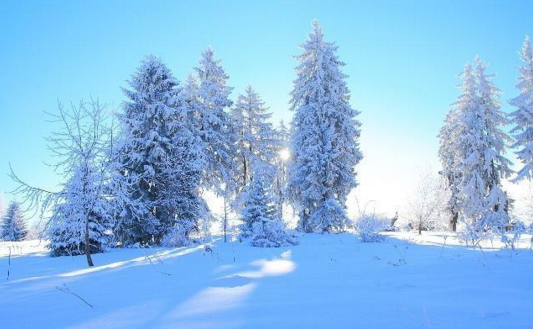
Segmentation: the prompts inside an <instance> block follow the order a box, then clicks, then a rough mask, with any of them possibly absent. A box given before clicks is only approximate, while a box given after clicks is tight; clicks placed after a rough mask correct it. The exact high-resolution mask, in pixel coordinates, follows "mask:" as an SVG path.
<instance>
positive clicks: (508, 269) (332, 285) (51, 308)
mask: <svg viewBox="0 0 533 329" xmlns="http://www.w3.org/2000/svg"><path fill="white" fill-rule="evenodd" d="M386 235H387V239H386V240H385V242H384V243H361V242H360V241H359V240H358V239H357V237H356V236H354V235H352V234H349V233H345V234H337V235H318V234H308V235H304V236H302V237H301V238H300V244H299V245H297V246H292V247H286V248H279V249H272V248H266V249H261V248H254V247H251V246H249V245H247V244H244V243H238V242H234V243H226V244H225V243H223V242H221V240H218V241H216V242H215V243H213V246H212V248H213V252H212V253H210V252H205V250H204V248H203V246H193V247H184V248H172V249H171V248H151V249H118V250H110V251H109V252H108V253H105V254H97V255H94V256H93V257H94V262H95V264H97V266H95V267H94V268H87V266H86V263H85V262H86V260H85V257H84V256H76V257H60V258H50V257H48V256H46V250H45V249H44V243H43V242H41V243H40V244H39V241H28V242H22V243H5V242H3V243H0V280H2V281H1V283H0V316H1V318H2V319H3V320H2V328H9V329H18V328H39V329H63V328H64V329H67V328H68V329H74V328H75V329H82V328H98V329H100V328H113V329H114V328H117V329H118V328H128V329H135V328H139V329H140V328H142V329H148V328H150V329H151V328H254V329H257V328H259V329H260V328H291V329H292V328H465V329H468V328H472V329H474V328H475V329H483V328H487V329H489V328H494V329H496V328H513V329H521V328H524V329H526V328H530V327H531V322H530V312H531V310H532V309H533V299H532V298H531V295H532V294H533V280H532V279H531V273H533V251H532V250H531V249H530V247H531V243H530V239H531V237H530V236H524V237H523V238H522V241H521V244H520V248H521V249H518V250H517V251H515V252H510V251H504V250H497V249H494V248H493V246H492V244H491V243H490V242H486V243H484V244H483V251H481V250H479V248H478V249H476V250H472V249H467V248H465V247H464V246H462V245H460V243H459V242H458V240H457V239H456V237H455V235H453V234H449V233H432V234H426V233H424V234H423V235H422V236H418V235H416V234H409V233H387V234H386ZM444 242H446V243H445V244H444ZM494 246H495V247H498V244H497V243H494ZM9 247H11V254H12V257H11V266H10V267H9V270H10V278H9V280H6V277H7V269H8V254H9ZM64 284H65V285H66V286H67V287H68V289H70V291H72V292H73V293H75V294H77V295H79V296H80V297H81V298H83V299H85V300H86V301H87V302H88V303H90V304H92V305H93V306H94V307H93V308H91V307H89V306H87V305H86V304H85V303H84V302H83V301H81V300H80V299H79V298H78V297H77V296H75V295H72V294H69V293H65V292H63V291H60V290H58V289H57V287H63V285H64Z"/></svg>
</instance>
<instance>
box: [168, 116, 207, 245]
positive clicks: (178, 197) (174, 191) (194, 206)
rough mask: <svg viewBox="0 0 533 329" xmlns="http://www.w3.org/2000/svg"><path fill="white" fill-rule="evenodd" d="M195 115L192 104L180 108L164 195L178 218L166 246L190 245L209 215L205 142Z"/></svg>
mask: <svg viewBox="0 0 533 329" xmlns="http://www.w3.org/2000/svg"><path fill="white" fill-rule="evenodd" d="M193 115H194V114H193V113H192V112H191V111H190V110H189V108H188V107H185V106H181V107H179V111H178V116H177V129H176V132H175V134H174V138H173V143H174V147H173V150H172V159H173V161H172V162H169V164H170V166H169V167H167V168H165V171H166V175H165V176H166V177H167V178H168V181H167V182H166V186H167V187H168V188H167V189H165V191H163V193H162V196H163V200H165V201H164V202H165V207H166V208H168V209H169V210H168V211H169V213H171V214H173V216H174V218H175V219H174V224H173V227H172V228H171V230H170V232H169V233H167V234H166V235H165V236H164V238H163V241H162V243H163V244H164V245H166V246H173V247H177V246H184V245H188V244H190V243H191V242H192V241H193V240H194V238H195V237H197V236H198V235H199V234H200V229H201V225H202V224H201V220H202V219H205V218H208V217H209V216H208V208H207V205H206V203H205V201H204V200H203V199H202V197H201V196H200V182H201V178H202V169H203V158H202V143H201V139H200V136H198V135H195V134H194V130H193V129H192V128H193V124H194V116H193Z"/></svg>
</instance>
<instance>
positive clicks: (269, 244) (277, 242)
mask: <svg viewBox="0 0 533 329" xmlns="http://www.w3.org/2000/svg"><path fill="white" fill-rule="evenodd" d="M253 231H254V233H253V238H252V246H254V247H263V248H279V247H284V246H293V245H297V244H298V239H297V238H296V236H294V235H292V234H290V233H288V232H287V231H286V230H285V226H284V225H283V223H282V222H281V220H269V221H264V222H257V223H255V224H254V230H253Z"/></svg>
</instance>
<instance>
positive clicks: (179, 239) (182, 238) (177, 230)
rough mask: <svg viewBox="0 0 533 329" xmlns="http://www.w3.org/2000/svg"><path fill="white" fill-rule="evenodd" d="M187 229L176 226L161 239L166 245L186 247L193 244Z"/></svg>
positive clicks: (162, 243)
mask: <svg viewBox="0 0 533 329" xmlns="http://www.w3.org/2000/svg"><path fill="white" fill-rule="evenodd" d="M186 233H187V232H186V230H185V229H184V228H183V227H180V226H174V227H173V228H172V229H170V231H169V232H168V233H167V234H166V235H165V236H164V237H163V239H162V240H161V245H163V246H165V247H184V246H188V245H190V244H191V240H190V239H189V238H188V237H187V235H186Z"/></svg>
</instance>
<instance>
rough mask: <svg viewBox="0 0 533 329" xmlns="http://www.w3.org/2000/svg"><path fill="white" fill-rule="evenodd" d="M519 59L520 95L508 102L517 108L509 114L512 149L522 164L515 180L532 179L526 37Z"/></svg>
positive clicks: (532, 101)
mask: <svg viewBox="0 0 533 329" xmlns="http://www.w3.org/2000/svg"><path fill="white" fill-rule="evenodd" d="M520 59H521V60H522V62H523V65H522V66H521V67H520V68H519V69H518V71H519V72H520V77H519V79H518V83H517V85H516V87H517V88H518V89H519V90H520V94H519V95H518V96H517V97H515V98H513V99H512V100H511V101H510V103H511V105H513V106H514V107H516V108H517V109H516V111H514V112H512V113H511V114H510V117H511V120H512V123H513V124H514V125H515V126H514V128H513V129H512V130H511V133H512V134H514V137H515V139H516V142H515V143H514V145H513V147H514V148H518V152H517V153H516V154H517V155H518V158H519V159H520V161H522V164H523V167H522V168H521V169H520V170H519V171H518V176H517V178H516V179H517V180H521V179H523V178H525V177H527V178H529V179H531V178H532V177H533V50H532V49H531V43H530V41H529V37H528V36H526V39H525V40H524V45H523V46H522V51H521V52H520Z"/></svg>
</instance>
